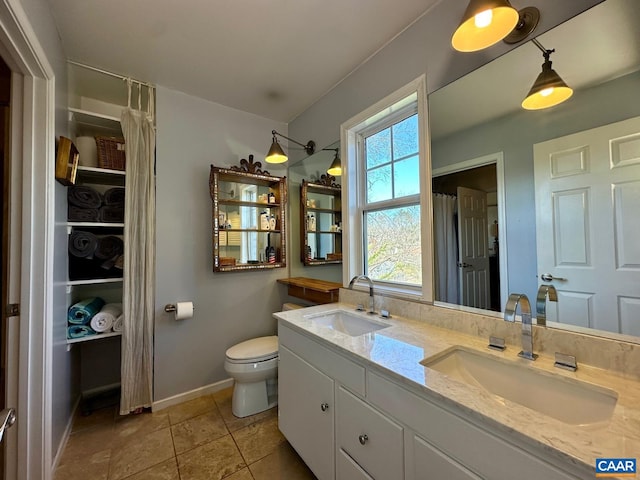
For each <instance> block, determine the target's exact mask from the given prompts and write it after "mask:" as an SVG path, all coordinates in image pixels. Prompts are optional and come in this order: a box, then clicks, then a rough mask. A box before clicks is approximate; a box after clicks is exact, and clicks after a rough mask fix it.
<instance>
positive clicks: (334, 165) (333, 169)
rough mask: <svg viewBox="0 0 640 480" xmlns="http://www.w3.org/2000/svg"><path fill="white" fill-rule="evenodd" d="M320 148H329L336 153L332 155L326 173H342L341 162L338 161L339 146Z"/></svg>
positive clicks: (337, 174) (337, 175)
mask: <svg viewBox="0 0 640 480" xmlns="http://www.w3.org/2000/svg"><path fill="white" fill-rule="evenodd" d="M322 150H331V151H334V152H336V155H335V156H334V157H333V162H331V166H330V167H329V168H328V169H327V173H328V174H329V175H333V176H334V177H339V176H340V175H342V162H341V161H340V149H339V148H323V149H322Z"/></svg>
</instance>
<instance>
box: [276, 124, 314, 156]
mask: <svg viewBox="0 0 640 480" xmlns="http://www.w3.org/2000/svg"><path fill="white" fill-rule="evenodd" d="M271 135H273V140H272V141H271V148H270V149H269V153H267V157H266V158H265V161H266V162H267V163H284V162H286V161H287V160H289V157H287V155H286V154H285V153H284V150H282V147H281V146H280V144H279V143H278V139H277V137H276V135H278V136H280V137H282V138H286V139H287V140H289V141H290V142H293V143H295V144H298V145H300V146H301V147H303V148H304V151H305V152H306V153H307V155H313V153H314V152H315V151H316V144H315V142H314V141H313V140H309V141H308V142H307V144H306V145H305V144H304V143H300V142H296V141H295V140H293V139H292V138H289V137H286V136H284V135H282V134H281V133H278V132H276V131H275V130H271Z"/></svg>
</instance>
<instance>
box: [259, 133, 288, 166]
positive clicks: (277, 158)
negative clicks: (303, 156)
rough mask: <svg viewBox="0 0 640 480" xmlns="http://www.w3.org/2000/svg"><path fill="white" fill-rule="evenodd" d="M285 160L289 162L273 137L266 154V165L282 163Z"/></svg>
mask: <svg viewBox="0 0 640 480" xmlns="http://www.w3.org/2000/svg"><path fill="white" fill-rule="evenodd" d="M287 160H289V158H288V157H287V156H286V155H285V153H284V151H283V150H282V147H281V146H280V144H279V143H278V140H277V139H276V137H275V135H274V137H273V141H272V142H271V148H270V149H269V153H267V157H266V158H265V161H266V162H267V163H284V162H286V161H287Z"/></svg>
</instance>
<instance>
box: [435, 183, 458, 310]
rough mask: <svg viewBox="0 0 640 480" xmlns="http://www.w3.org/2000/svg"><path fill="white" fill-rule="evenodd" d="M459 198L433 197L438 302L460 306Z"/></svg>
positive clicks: (436, 195)
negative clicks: (457, 228) (457, 212)
mask: <svg viewBox="0 0 640 480" xmlns="http://www.w3.org/2000/svg"><path fill="white" fill-rule="evenodd" d="M456 205H457V199H456V197H455V195H445V194H442V193H434V194H433V231H434V235H433V236H434V247H435V259H434V264H435V299H436V300H438V301H441V302H447V303H455V304H458V303H459V301H458V235H457V232H456V216H455V215H456Z"/></svg>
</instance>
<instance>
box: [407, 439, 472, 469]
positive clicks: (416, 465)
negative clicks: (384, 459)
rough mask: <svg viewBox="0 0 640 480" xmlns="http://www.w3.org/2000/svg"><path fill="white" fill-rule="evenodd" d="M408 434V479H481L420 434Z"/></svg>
mask: <svg viewBox="0 0 640 480" xmlns="http://www.w3.org/2000/svg"><path fill="white" fill-rule="evenodd" d="M407 436H408V437H409V438H408V440H407V443H406V445H407V455H406V459H407V465H406V472H407V474H406V477H405V478H406V479H407V480H430V479H433V480H437V479H440V478H446V479H447V480H481V478H480V477H478V476H477V475H476V474H474V473H473V472H471V471H469V470H468V469H467V468H465V467H464V466H462V465H460V464H459V463H458V462H456V461H455V460H454V459H452V458H451V457H449V456H448V455H446V454H445V453H443V452H441V451H440V450H438V449H437V448H436V447H434V446H433V445H431V444H430V443H429V442H427V441H426V440H425V439H424V438H421V437H420V436H419V435H416V434H415V433H413V432H408V434H407Z"/></svg>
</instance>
